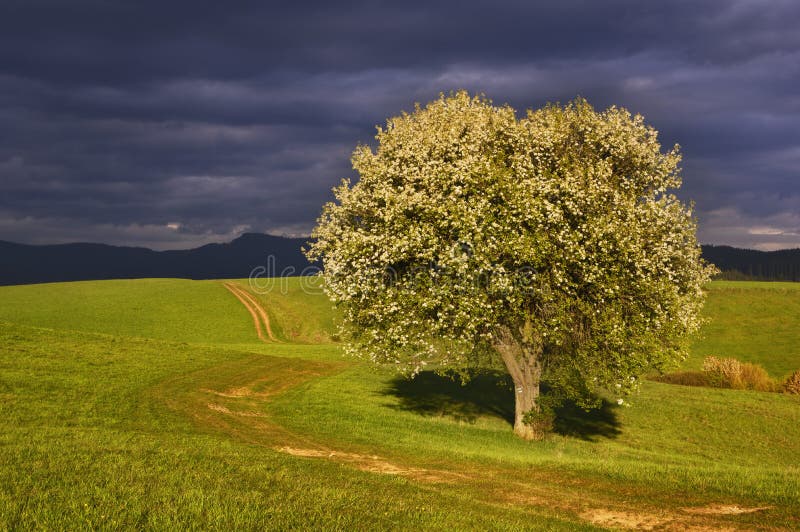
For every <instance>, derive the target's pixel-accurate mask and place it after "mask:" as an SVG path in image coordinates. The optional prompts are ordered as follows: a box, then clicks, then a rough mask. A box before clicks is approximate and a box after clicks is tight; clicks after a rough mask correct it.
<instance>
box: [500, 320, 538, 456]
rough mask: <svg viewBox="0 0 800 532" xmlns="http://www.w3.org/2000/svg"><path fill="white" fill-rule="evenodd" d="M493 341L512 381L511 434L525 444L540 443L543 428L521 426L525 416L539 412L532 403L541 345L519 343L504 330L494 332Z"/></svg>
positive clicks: (531, 340)
mask: <svg viewBox="0 0 800 532" xmlns="http://www.w3.org/2000/svg"><path fill="white" fill-rule="evenodd" d="M496 338H497V339H496V342H495V345H494V347H495V349H496V350H497V352H498V353H499V354H500V357H501V358H502V359H503V363H504V364H505V366H506V369H507V370H508V373H509V375H511V379H512V380H513V381H514V400H515V407H514V434H516V435H517V436H519V437H521V438H523V439H526V440H540V439H542V438H543V437H544V435H545V433H544V430H543V426H542V425H539V424H528V423H525V421H524V419H525V415H526V414H528V413H529V412H531V411H533V412H535V413H538V412H539V411H540V409H539V405H538V404H537V403H536V399H537V398H538V397H539V381H540V379H541V376H542V361H541V354H542V345H541V342H539V341H536V339H534V338H525V335H523V340H518V339H517V338H515V337H514V335H513V334H512V333H511V331H510V330H509V329H508V328H505V327H504V328H501V329H500V330H499V331H498V333H497V335H496Z"/></svg>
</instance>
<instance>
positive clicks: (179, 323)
mask: <svg viewBox="0 0 800 532" xmlns="http://www.w3.org/2000/svg"><path fill="white" fill-rule="evenodd" d="M249 320H250V315H249V314H248V313H247V310H245V308H244V307H243V306H242V305H241V304H240V303H239V302H238V301H236V299H235V298H233V297H231V296H230V294H229V293H228V291H227V290H226V289H225V288H224V287H223V286H222V284H221V283H219V282H218V281H188V280H184V279H137V280H136V281H128V280H121V281H84V282H75V283H56V284H35V285H25V286H4V287H0V321H9V322H13V323H20V324H25V325H32V326H37V327H50V328H54V329H67V330H76V331H89V332H97V333H104V334H112V335H118V336H126V337H142V338H155V339H160V340H168V341H173V342H195V343H218V344H228V343H241V342H253V343H257V342H258V339H257V338H256V336H255V334H254V333H253V323H252V321H249Z"/></svg>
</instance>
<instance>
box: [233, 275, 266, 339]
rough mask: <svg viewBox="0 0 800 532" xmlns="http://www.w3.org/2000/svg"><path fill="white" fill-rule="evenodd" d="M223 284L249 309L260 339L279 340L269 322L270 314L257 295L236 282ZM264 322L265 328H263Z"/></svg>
mask: <svg viewBox="0 0 800 532" xmlns="http://www.w3.org/2000/svg"><path fill="white" fill-rule="evenodd" d="M222 285H223V286H224V287H225V288H227V289H228V290H229V291H230V292H231V293H232V294H233V295H234V296H236V299H238V300H239V302H241V304H242V305H244V306H245V308H246V309H247V311H248V312H249V313H250V316H252V318H253V323H254V324H255V327H256V334H258V337H259V339H261V341H263V342H266V341H267V340H268V339H269V340H271V341H273V342H277V341H278V339H277V338H275V335H274V334H272V327H271V326H270V323H269V316H268V315H267V312H266V311H265V310H264V308H263V307H262V306H261V305H260V304H259V303H258V301H257V300H256V298H255V297H253V295H252V294H251V293H250V292H248V291H247V290H245V289H244V288H242V287H241V286H239V285H237V284H236V283H222ZM262 324H263V329H262ZM265 333H266V334H265Z"/></svg>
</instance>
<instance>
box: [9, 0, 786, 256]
mask: <svg viewBox="0 0 800 532" xmlns="http://www.w3.org/2000/svg"><path fill="white" fill-rule="evenodd" d="M532 4H533V3H528V2H508V3H505V4H504V5H502V6H499V5H497V3H490V2H478V1H466V2H459V3H453V4H450V5H445V4H441V5H437V6H431V5H429V3H426V2H416V3H415V2H402V3H400V2H398V3H394V4H391V5H390V4H388V3H379V2H351V3H341V2H338V3H333V2H319V3H309V2H302V3H301V2H294V3H269V2H249V3H235V4H232V3H222V2H210V1H209V2H191V3H188V2H185V3H184V2H161V3H154V2H110V1H100V0H97V1H73V2H55V1H37V0H26V1H16V0H11V1H6V2H4V3H3V4H2V6H0V238H5V239H10V240H18V241H30V242H52V241H71V240H98V241H108V242H115V243H134V244H144V245H154V246H157V247H162V248H163V247H185V246H190V245H196V244H198V243H203V242H206V241H212V240H224V239H227V238H230V237H231V236H232V235H235V234H237V233H238V232H241V231H244V230H254V231H273V232H279V233H280V232H284V233H306V232H307V231H308V230H309V229H310V227H311V226H312V225H313V222H314V219H315V218H316V216H317V215H318V212H319V208H320V206H321V204H322V203H323V202H324V201H327V200H328V199H330V193H329V190H330V187H331V186H332V185H334V184H336V183H337V182H338V180H339V179H340V178H342V177H347V176H350V175H351V173H352V172H351V170H350V169H349V163H348V158H349V154H350V151H351V150H352V148H353V147H354V146H355V145H356V144H357V143H359V142H370V141H371V140H372V135H373V133H374V129H373V127H374V125H375V124H379V123H382V122H383V121H384V120H385V118H386V117H388V116H391V115H394V114H397V113H398V112H400V111H401V110H402V109H406V110H409V109H411V108H412V106H413V103H414V102H415V101H421V102H425V101H428V100H430V99H432V98H434V97H435V96H436V94H437V93H438V92H439V91H448V90H451V89H458V88H466V89H468V90H471V91H473V92H485V93H486V94H487V95H488V96H490V97H492V98H493V99H494V100H495V101H496V102H499V103H502V102H508V103H510V104H512V105H514V106H515V107H517V108H518V109H525V108H527V107H538V106H540V105H542V104H543V103H545V102H547V101H561V102H565V101H568V100H570V99H572V98H574V97H575V96H576V95H578V94H580V95H582V96H585V97H587V98H588V99H589V100H590V101H591V102H592V103H594V104H595V105H596V106H597V107H605V106H608V105H612V104H617V105H622V106H625V107H627V108H629V109H630V110H631V111H633V112H639V113H642V114H644V115H645V116H646V117H647V120H648V122H650V123H651V124H653V125H654V126H655V127H657V128H658V129H659V130H660V131H661V133H662V139H663V142H664V144H665V145H671V144H672V143H675V142H679V143H680V144H681V145H682V146H683V152H684V154H685V160H684V169H685V170H684V176H685V180H684V189H683V190H682V192H681V195H682V197H684V198H686V199H693V200H695V201H696V204H697V212H698V216H699V218H700V234H701V238H702V239H703V240H704V241H707V242H715V243H731V244H737V245H746V246H758V247H762V248H773V247H787V246H800V236H798V232H799V231H798V230H797V229H798V227H800V219H799V218H800V214H798V213H800V195H798V192H797V190H798V187H797V181H798V177H799V176H798V172H799V170H800V126H798V124H800V98H798V96H797V90H796V87H797V86H799V85H800V32H798V31H797V26H798V23H799V22H800V4H798V3H796V2H793V1H791V2H789V1H787V2H766V1H763V2H761V1H740V2H728V1H725V2H722V1H720V2H695V1H686V2H670V3H654V2H634V1H629V2H627V1H626V2H623V1H612V2H602V3H601V2H588V1H587V2H559V3H558V4H555V3H553V4H552V5H550V6H535V5H532Z"/></svg>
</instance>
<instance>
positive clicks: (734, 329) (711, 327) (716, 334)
mask: <svg viewBox="0 0 800 532" xmlns="http://www.w3.org/2000/svg"><path fill="white" fill-rule="evenodd" d="M704 315H705V317H706V318H707V319H708V323H707V324H706V325H705V327H704V328H703V330H702V332H701V334H700V335H699V338H698V339H697V340H696V341H695V342H694V344H693V345H692V349H691V353H692V356H691V357H690V358H689V360H687V362H686V364H685V368H686V369H700V367H702V363H703V358H705V357H706V356H709V355H713V356H717V357H731V358H736V359H738V360H740V361H742V362H753V363H756V364H760V365H761V366H763V367H764V369H766V370H767V372H768V373H770V375H771V376H773V377H779V378H780V377H786V376H787V375H788V374H790V373H792V372H793V371H795V370H797V369H800V283H767V282H749V281H714V282H713V283H711V285H710V287H709V290H708V299H707V302H706V306H705V309H704Z"/></svg>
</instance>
